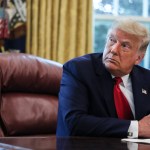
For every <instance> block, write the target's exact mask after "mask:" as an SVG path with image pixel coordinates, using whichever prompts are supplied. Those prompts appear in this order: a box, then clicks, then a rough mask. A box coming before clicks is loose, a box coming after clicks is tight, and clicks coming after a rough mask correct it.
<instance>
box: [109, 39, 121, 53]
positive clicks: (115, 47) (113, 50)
mask: <svg viewBox="0 0 150 150" xmlns="http://www.w3.org/2000/svg"><path fill="white" fill-rule="evenodd" d="M119 50H120V43H119V42H116V43H114V45H112V46H111V50H110V51H111V53H113V54H116V53H118V51H119Z"/></svg>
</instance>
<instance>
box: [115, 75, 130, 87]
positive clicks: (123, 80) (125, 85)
mask: <svg viewBox="0 0 150 150" xmlns="http://www.w3.org/2000/svg"><path fill="white" fill-rule="evenodd" d="M114 77H115V76H113V75H112V78H114ZM121 79H122V83H121V84H123V86H124V87H127V84H128V82H129V74H127V75H125V76H122V77H121Z"/></svg>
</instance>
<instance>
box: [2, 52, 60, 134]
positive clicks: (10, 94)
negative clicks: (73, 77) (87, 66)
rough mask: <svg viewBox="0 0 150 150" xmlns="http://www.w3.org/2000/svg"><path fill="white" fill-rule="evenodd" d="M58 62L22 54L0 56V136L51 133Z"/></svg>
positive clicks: (52, 130)
mask: <svg viewBox="0 0 150 150" xmlns="http://www.w3.org/2000/svg"><path fill="white" fill-rule="evenodd" d="M61 76H62V65H61V64H60V63H57V62H54V61H51V60H47V59H43V58H40V57H37V56H33V55H29V54H23V53H8V54H4V53H1V54H0V136H22V135H23V136H26V135H43V134H44V135H45V134H47V135H50V134H55V131H56V124H57V110H58V92H59V87H60V80H61Z"/></svg>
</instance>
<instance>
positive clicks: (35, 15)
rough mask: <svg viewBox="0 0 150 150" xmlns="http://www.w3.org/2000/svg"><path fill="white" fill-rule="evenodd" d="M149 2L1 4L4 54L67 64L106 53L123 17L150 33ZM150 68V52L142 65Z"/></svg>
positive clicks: (23, 0) (30, 0) (19, 0)
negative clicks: (113, 26)
mask: <svg viewBox="0 0 150 150" xmlns="http://www.w3.org/2000/svg"><path fill="white" fill-rule="evenodd" d="M149 16H150V1H149V0H42V1H41V0H0V52H22V53H30V54H33V55H37V56H40V57H43V58H47V59H51V60H55V61H58V62H60V63H65V62H66V61H68V60H69V59H72V58H74V57H77V56H81V55H84V54H87V53H95V52H103V50H104V45H105V39H106V34H107V30H108V28H109V27H110V25H111V23H112V21H114V19H117V18H119V17H121V18H123V17H124V18H126V17H127V18H128V17H130V18H135V19H136V20H138V21H139V22H141V23H143V24H145V25H146V26H147V28H148V29H149V30H150V17H149ZM140 65H141V66H144V67H145V68H148V69H149V68H150V49H149V48H148V51H147V53H146V56H145V59H144V60H143V61H142V63H141V64H140Z"/></svg>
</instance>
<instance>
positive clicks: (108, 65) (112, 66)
mask: <svg viewBox="0 0 150 150" xmlns="http://www.w3.org/2000/svg"><path fill="white" fill-rule="evenodd" d="M104 64H105V67H106V68H107V69H109V70H117V69H118V67H117V65H116V64H115V63H111V62H106V63H104Z"/></svg>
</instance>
